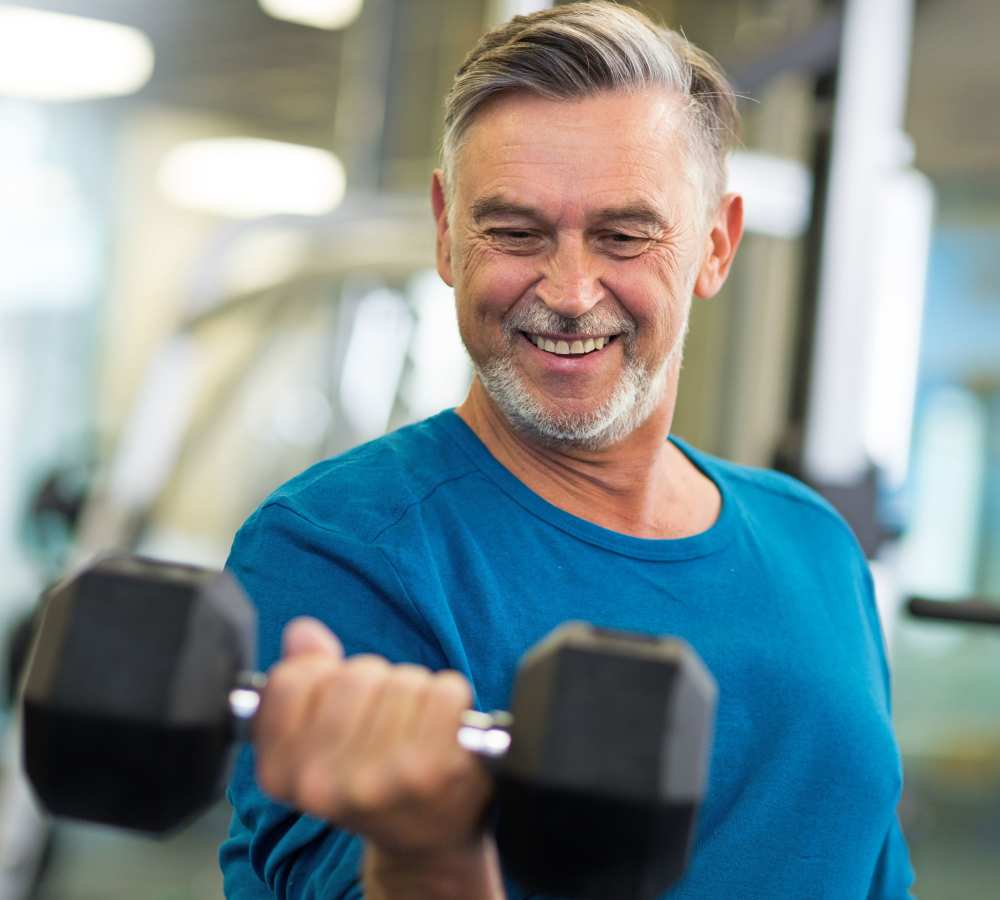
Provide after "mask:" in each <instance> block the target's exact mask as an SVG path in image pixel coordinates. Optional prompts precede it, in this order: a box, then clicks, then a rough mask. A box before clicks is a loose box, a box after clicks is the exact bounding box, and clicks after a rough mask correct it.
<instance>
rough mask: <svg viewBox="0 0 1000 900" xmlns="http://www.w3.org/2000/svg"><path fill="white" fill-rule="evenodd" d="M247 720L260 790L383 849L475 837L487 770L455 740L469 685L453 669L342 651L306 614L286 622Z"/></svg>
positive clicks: (421, 849) (416, 849) (457, 843)
mask: <svg viewBox="0 0 1000 900" xmlns="http://www.w3.org/2000/svg"><path fill="white" fill-rule="evenodd" d="M283 641H284V646H283V656H282V659H281V661H280V662H279V663H278V664H277V665H275V666H274V667H273V668H272V670H271V672H270V677H269V679H268V685H267V688H266V689H265V691H264V697H263V701H262V703H261V708H260V712H259V713H258V716H257V722H256V724H255V728H254V744H255V748H256V755H257V778H258V781H259V783H260V785H261V787H262V788H263V789H264V791H265V792H266V793H267V794H269V795H270V796H271V797H273V798H274V799H275V800H278V801H280V802H282V803H286V804H288V805H290V806H293V807H295V808H296V809H299V810H301V811H302V812H304V813H307V814H309V815H311V816H315V817H317V818H321V819H326V820H328V821H330V822H332V823H334V824H336V825H338V826H340V827H342V828H345V829H347V830H349V831H353V832H355V833H357V834H360V835H362V836H364V837H365V838H367V839H368V841H369V843H370V844H371V845H373V846H374V848H375V849H377V850H379V851H383V852H385V853H387V854H391V855H393V857H404V858H405V857H413V858H414V859H433V858H434V857H437V856H441V857H446V856H448V855H450V854H453V853H454V852H455V851H456V850H462V849H464V848H467V847H471V846H474V845H477V844H478V843H479V842H480V838H481V836H482V819H483V811H484V809H485V807H486V804H487V802H488V800H489V794H490V791H491V780H490V778H489V776H488V774H487V773H486V771H485V770H484V768H483V766H482V765H481V764H480V763H479V762H478V761H477V760H476V759H475V758H474V757H473V756H472V755H471V754H470V753H468V752H467V751H465V750H464V749H462V747H461V746H460V745H459V744H458V741H457V734H458V729H459V724H460V720H461V715H462V712H463V711H464V710H466V709H468V708H469V706H470V704H471V700H472V691H471V688H470V686H469V683H468V681H467V680H466V679H465V678H464V677H463V676H462V675H460V674H459V673H458V672H451V671H446V672H438V673H432V672H431V671H429V670H428V669H425V668H423V667H422V666H416V665H407V664H403V665H392V664H390V663H389V662H388V661H387V660H384V659H382V658H381V657H378V656H373V655H360V656H354V657H351V658H349V659H345V658H344V655H343V649H342V647H341V645H340V642H339V641H338V640H337V638H336V637H335V636H334V635H333V634H332V633H331V632H330V631H328V630H327V629H326V628H325V627H324V626H323V625H321V624H320V623H319V622H317V621H316V620H314V619H297V620H295V621H293V622H291V623H290V624H289V625H288V627H287V628H286V629H285V633H284V636H283Z"/></svg>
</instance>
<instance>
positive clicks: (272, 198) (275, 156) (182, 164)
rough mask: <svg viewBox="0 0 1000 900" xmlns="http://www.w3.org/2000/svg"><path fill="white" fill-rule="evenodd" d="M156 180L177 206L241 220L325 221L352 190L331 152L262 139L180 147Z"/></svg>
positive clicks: (221, 140)
mask: <svg viewBox="0 0 1000 900" xmlns="http://www.w3.org/2000/svg"><path fill="white" fill-rule="evenodd" d="M157 177H158V181H159V184H160V187H161V189H162V190H163V191H164V193H165V194H166V195H167V196H168V197H169V198H170V199H171V200H172V201H173V202H174V203H177V204H178V205H180V206H186V207H190V208H192V209H200V210H203V211H205V212H211V213H215V214H217V215H223V216H230V217H232V218H236V219H252V218H257V217H259V216H267V215H275V214H279V213H293V214H299V215H322V214H324V213H328V212H330V211H331V210H332V209H334V208H335V207H336V206H337V205H338V204H339V203H340V201H341V200H342V199H343V197H344V190H345V188H346V185H347V179H346V176H345V174H344V167H343V166H342V165H341V163H340V160H339V159H337V157H336V156H334V155H333V154H332V153H330V152H328V151H327V150H321V149H319V148H318V147H304V146H301V145H299V144H285V143H281V142H280V141H265V140H260V139H258V138H214V139H209V140H201V141H191V142H190V143H187V144H181V145H179V146H177V147H175V148H174V149H173V150H171V151H170V152H169V153H168V154H167V155H166V156H165V157H164V159H163V162H162V163H161V165H160V170H159V173H158V176H157Z"/></svg>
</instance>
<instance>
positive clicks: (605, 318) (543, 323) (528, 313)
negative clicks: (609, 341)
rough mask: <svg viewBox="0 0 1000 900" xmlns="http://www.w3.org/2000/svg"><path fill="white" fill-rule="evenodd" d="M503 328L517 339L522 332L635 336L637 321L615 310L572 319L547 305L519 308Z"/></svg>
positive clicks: (595, 311) (506, 319)
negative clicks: (516, 336) (518, 333)
mask: <svg viewBox="0 0 1000 900" xmlns="http://www.w3.org/2000/svg"><path fill="white" fill-rule="evenodd" d="M503 329H504V331H505V332H506V333H507V335H508V336H511V337H513V336H514V335H515V334H517V332H519V331H526V332H528V333H529V334H565V335H573V334H621V335H624V336H631V335H633V334H635V330H636V326H635V321H634V320H633V319H632V318H631V317H630V316H627V315H624V314H621V313H617V312H615V311H613V310H602V311H600V312H598V311H597V310H590V311H589V312H585V313H584V314H583V315H582V316H577V317H575V318H570V317H568V316H561V315H559V313H557V312H553V311H552V310H551V309H549V308H548V307H547V306H545V304H543V303H534V304H532V305H530V306H525V307H520V306H519V307H517V308H516V309H514V310H512V311H511V312H510V313H509V314H508V315H507V316H506V318H505V319H504V321H503Z"/></svg>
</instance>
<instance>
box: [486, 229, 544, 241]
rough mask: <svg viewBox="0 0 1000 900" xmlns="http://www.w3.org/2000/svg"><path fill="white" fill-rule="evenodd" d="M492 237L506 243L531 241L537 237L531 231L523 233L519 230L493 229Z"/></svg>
mask: <svg viewBox="0 0 1000 900" xmlns="http://www.w3.org/2000/svg"><path fill="white" fill-rule="evenodd" d="M490 236H491V237H495V238H498V239H500V240H504V241H531V240H534V239H535V237H536V235H535V234H534V232H531V231H522V230H521V229H519V228H493V229H491V230H490Z"/></svg>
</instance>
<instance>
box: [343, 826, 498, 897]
mask: <svg viewBox="0 0 1000 900" xmlns="http://www.w3.org/2000/svg"><path fill="white" fill-rule="evenodd" d="M362 881H363V884H364V890H365V898H366V900H506V897H507V894H506V892H505V891H504V887H503V878H502V877H501V875H500V862H499V859H498V857H497V850H496V844H495V843H494V841H493V838H492V837H490V836H484V837H482V838H481V839H479V840H477V842H476V843H475V844H474V845H473V846H471V847H469V848H467V849H461V850H455V851H452V852H450V853H448V854H447V855H444V856H438V857H435V858H434V859H428V858H426V857H414V856H409V855H404V856H399V855H393V854H389V853H385V852H383V851H381V850H379V849H378V848H377V847H374V846H373V845H371V844H367V845H366V846H365V859H364V867H363V870H362Z"/></svg>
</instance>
